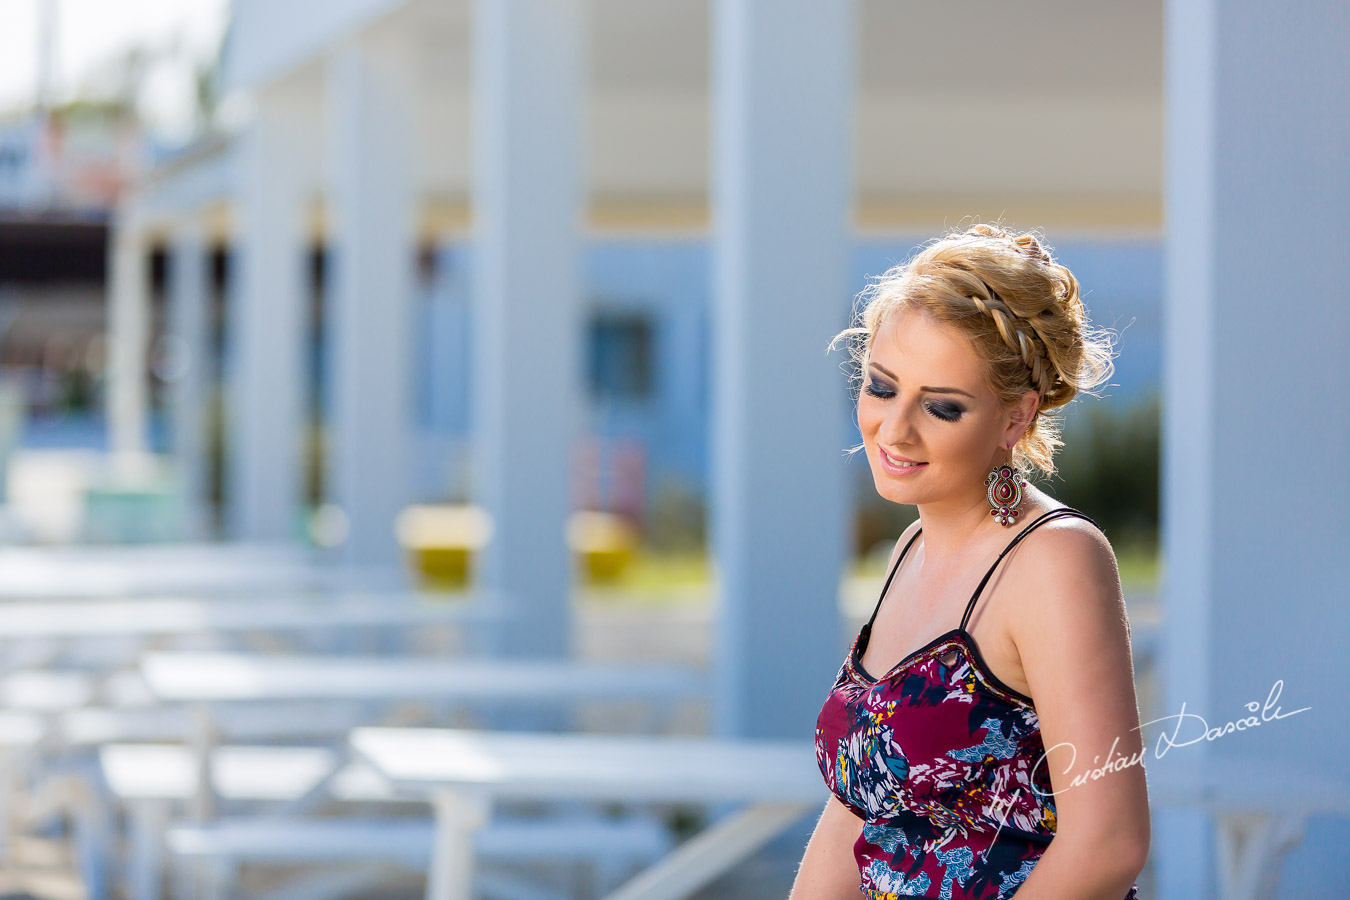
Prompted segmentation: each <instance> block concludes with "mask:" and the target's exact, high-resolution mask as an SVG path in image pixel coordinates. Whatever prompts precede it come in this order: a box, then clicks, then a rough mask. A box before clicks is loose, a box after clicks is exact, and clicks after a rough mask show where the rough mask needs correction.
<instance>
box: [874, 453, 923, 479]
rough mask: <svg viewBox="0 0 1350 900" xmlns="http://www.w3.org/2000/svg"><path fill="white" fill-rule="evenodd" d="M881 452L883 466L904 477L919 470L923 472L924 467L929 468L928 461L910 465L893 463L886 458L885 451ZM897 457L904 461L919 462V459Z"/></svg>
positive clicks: (890, 471)
mask: <svg viewBox="0 0 1350 900" xmlns="http://www.w3.org/2000/svg"><path fill="white" fill-rule="evenodd" d="M879 452H880V456H881V467H882V468H883V469H885V470H886V471H887V472H889V473H890V474H892V475H899V476H902V477H903V476H905V475H913V474H915V473H917V472H922V471H923V470H924V469H926V468H928V463H919V465H917V466H909V467H903V466H897V465H893V464H892V463H891V461H890V460H889V459H887V458H886V453H885V451H879ZM896 459H902V460H903V461H904V462H918V460H912V459H903V457H899V456H897V457H896Z"/></svg>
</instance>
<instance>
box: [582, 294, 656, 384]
mask: <svg viewBox="0 0 1350 900" xmlns="http://www.w3.org/2000/svg"><path fill="white" fill-rule="evenodd" d="M588 349H589V356H590V389H591V395H592V397H594V398H595V399H597V400H645V399H647V398H649V397H651V395H652V382H653V380H654V379H653V377H652V322H651V318H650V317H649V316H647V315H645V314H643V313H632V312H622V313H616V312H601V313H597V314H596V315H595V316H594V317H593V318H592V319H591V328H590V340H589V346H588Z"/></svg>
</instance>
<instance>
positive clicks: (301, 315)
mask: <svg viewBox="0 0 1350 900" xmlns="http://www.w3.org/2000/svg"><path fill="white" fill-rule="evenodd" d="M307 101H308V102H307ZM316 105H317V104H316V102H315V98H314V97H313V96H308V97H307V96H306V95H304V94H302V93H300V92H298V91H295V90H294V89H287V88H281V87H276V88H269V89H264V90H260V91H259V92H258V93H257V95H256V96H255V115H254V119H253V121H252V123H251V124H250V126H249V129H248V131H247V132H246V133H245V134H244V135H242V136H241V138H240V142H239V161H238V166H239V169H238V184H239V189H238V198H239V212H238V216H237V218H236V220H235V229H234V233H235V235H236V237H235V249H236V258H235V260H234V262H233V266H232V271H231V286H230V293H231V297H230V318H229V325H230V334H229V339H230V360H229V369H230V374H229V386H230V390H229V396H228V398H227V412H228V422H229V424H228V432H227V434H228V460H227V468H226V477H225V492H226V493H225V496H226V503H227V506H228V509H229V514H228V515H229V518H228V522H229V526H230V531H231V533H232V534H233V535H234V536H235V537H237V538H241V539H247V540H286V539H289V538H291V537H293V536H294V535H295V532H296V523H297V516H298V514H299V504H300V503H301V501H302V493H301V491H302V482H301V476H302V472H303V460H302V438H303V435H304V431H303V429H304V400H305V397H306V390H305V371H306V369H305V362H304V349H305V335H306V330H305V325H306V320H307V314H308V309H309V303H308V299H309V290H310V288H309V279H308V272H307V269H306V265H305V263H306V259H307V253H306V234H305V228H304V208H303V199H304V196H305V187H304V178H305V176H306V175H307V172H306V170H305V154H304V153H303V152H302V147H303V146H304V141H305V139H306V137H307V133H308V134H310V135H312V133H313V129H314V128H315V122H314V107H315V106H316ZM307 129H309V131H308V132H307Z"/></svg>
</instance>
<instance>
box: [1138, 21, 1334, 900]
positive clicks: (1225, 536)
mask: <svg viewBox="0 0 1350 900" xmlns="http://www.w3.org/2000/svg"><path fill="white" fill-rule="evenodd" d="M1166 27H1167V57H1166V69H1167V81H1166V92H1167V94H1166V100H1167V134H1168V145H1167V184H1166V203H1167V275H1166V290H1167V298H1166V305H1165V311H1164V316H1165V318H1164V323H1165V331H1164V391H1165V401H1164V403H1163V415H1164V422H1163V435H1164V438H1165V442H1164V460H1163V482H1164V483H1163V492H1164V493H1163V554H1164V557H1165V569H1164V573H1165V574H1164V582H1163V598H1164V601H1165V603H1166V618H1165V624H1166V628H1165V629H1164V634H1163V642H1162V651H1163V654H1162V673H1161V674H1162V675H1163V678H1164V690H1163V695H1164V699H1163V708H1162V709H1161V710H1158V711H1156V713H1155V714H1156V715H1158V716H1173V717H1175V716H1179V715H1180V714H1181V709H1182V704H1183V703H1184V704H1185V711H1186V713H1187V714H1189V715H1192V716H1199V717H1202V718H1203V722H1200V721H1197V720H1195V719H1190V720H1188V721H1187V724H1189V725H1191V726H1195V727H1190V728H1185V729H1182V730H1181V732H1180V733H1179V734H1176V735H1175V740H1177V741H1187V740H1190V739H1192V738H1195V737H1196V735H1197V733H1198V732H1199V731H1200V730H1201V729H1202V728H1203V725H1204V723H1207V724H1208V725H1209V726H1210V727H1213V728H1223V727H1224V726H1225V725H1226V724H1227V723H1229V722H1231V721H1234V720H1237V719H1241V718H1243V717H1245V716H1248V715H1251V712H1250V709H1249V707H1248V706H1247V704H1250V703H1255V704H1257V706H1256V708H1257V709H1258V710H1259V709H1262V708H1263V707H1264V706H1265V704H1266V701H1267V699H1268V697H1269V696H1270V694H1271V692H1272V690H1273V689H1275V686H1276V684H1277V683H1278V682H1282V685H1281V686H1280V687H1279V688H1278V691H1279V697H1278V699H1277V701H1276V704H1277V705H1278V706H1279V707H1281V709H1282V710H1283V712H1284V713H1286V714H1288V713H1291V712H1292V711H1294V710H1297V709H1300V708H1303V707H1309V706H1311V709H1310V710H1308V711H1307V712H1303V713H1300V714H1295V715H1290V716H1289V717H1288V718H1284V719H1278V720H1268V721H1264V722H1263V724H1262V725H1261V727H1259V728H1252V729H1246V730H1243V731H1236V732H1233V733H1230V734H1226V735H1224V736H1223V737H1221V738H1218V739H1214V740H1198V741H1197V742H1195V743H1191V744H1188V745H1186V746H1181V747H1176V748H1172V749H1167V748H1166V746H1164V747H1163V748H1162V749H1164V750H1165V751H1166V755H1165V756H1164V757H1163V758H1162V759H1156V758H1155V756H1156V749H1157V744H1158V740H1159V737H1160V735H1162V734H1167V735H1169V736H1172V735H1173V732H1174V731H1175V730H1176V728H1177V720H1176V719H1175V718H1174V719H1169V720H1167V721H1165V722H1163V723H1160V724H1158V725H1153V726H1151V727H1146V728H1145V734H1144V738H1145V740H1144V743H1145V746H1146V747H1147V748H1149V750H1150V754H1149V758H1148V760H1147V763H1148V765H1149V767H1150V769H1153V770H1154V771H1153V772H1152V773H1151V777H1152V775H1154V774H1158V773H1162V774H1166V772H1165V770H1166V769H1167V768H1169V767H1173V766H1176V767H1179V768H1178V769H1177V770H1175V771H1178V772H1186V771H1188V770H1189V771H1193V770H1198V769H1200V768H1201V767H1203V766H1204V765H1205V764H1206V762H1209V761H1217V760H1230V759H1233V760H1239V759H1245V760H1253V761H1259V764H1260V766H1261V768H1260V769H1258V771H1259V772H1262V773H1265V772H1268V773H1269V775H1270V778H1271V779H1273V781H1272V782H1271V786H1272V789H1273V790H1275V791H1277V792H1278V790H1279V789H1278V787H1277V785H1278V779H1279V777H1280V776H1282V775H1284V774H1292V773H1299V774H1306V775H1307V776H1308V777H1310V778H1312V777H1314V776H1313V773H1314V772H1319V771H1326V772H1327V775H1328V777H1329V778H1331V779H1334V780H1337V781H1340V782H1342V783H1343V781H1344V777H1345V775H1344V771H1343V770H1342V769H1343V767H1341V766H1340V764H1339V762H1338V760H1337V759H1336V754H1335V752H1334V751H1332V752H1328V751H1329V750H1330V748H1336V747H1342V746H1345V744H1346V743H1347V740H1350V723H1347V720H1346V718H1345V717H1344V716H1343V715H1341V711H1340V708H1339V707H1340V703H1339V698H1340V696H1341V693H1342V692H1341V691H1340V689H1339V687H1338V686H1340V685H1344V684H1345V683H1346V681H1347V678H1348V677H1350V657H1347V656H1346V654H1345V653H1344V647H1345V642H1346V640H1347V638H1348V637H1350V607H1347V605H1346V604H1345V603H1343V602H1338V601H1340V600H1341V599H1342V598H1344V597H1345V596H1346V585H1347V584H1348V583H1350V558H1347V557H1346V555H1345V553H1344V550H1345V548H1346V547H1347V546H1350V517H1347V515H1346V510H1347V509H1350V481H1347V480H1346V478H1345V468H1346V462H1347V459H1348V458H1350V457H1348V455H1347V451H1346V447H1347V446H1350V404H1347V403H1346V402H1345V401H1344V398H1343V397H1342V396H1341V392H1342V390H1343V389H1344V387H1345V386H1346V385H1347V384H1350V356H1347V354H1346V353H1345V348H1346V346H1347V345H1350V286H1347V285H1348V283H1347V281H1346V278H1345V273H1344V259H1345V234H1344V229H1343V228H1342V227H1341V222H1342V221H1343V219H1344V216H1345V210H1346V209H1347V208H1350V176H1348V175H1347V172H1346V166H1345V160H1346V159H1347V158H1350V117H1347V116H1345V115H1343V114H1342V113H1343V111H1344V110H1345V109H1347V108H1350V54H1347V53H1346V52H1345V48H1344V36H1345V35H1346V34H1350V6H1346V4H1344V3H1335V2H1329V0H1326V2H1310V3H1306V4H1293V5H1289V4H1284V5H1274V4H1259V3H1250V2H1241V0H1169V2H1168V4H1167V13H1166ZM1254 777H1256V778H1258V779H1262V780H1263V781H1264V780H1265V779H1264V776H1263V775H1259V774H1258V775H1256V776H1254ZM1346 831H1347V829H1345V828H1342V829H1341V830H1340V833H1339V835H1333V834H1332V833H1331V832H1330V831H1329V830H1326V831H1319V829H1317V828H1315V827H1314V828H1310V829H1309V832H1308V836H1307V838H1306V840H1305V842H1304V846H1303V847H1301V848H1299V850H1298V851H1296V852H1297V853H1298V854H1302V859H1303V864H1299V863H1298V862H1296V861H1295V860H1293V859H1292V858H1291V860H1290V861H1289V862H1288V863H1287V864H1286V865H1285V867H1284V879H1285V880H1284V887H1283V889H1282V890H1281V891H1280V896H1340V895H1342V894H1344V893H1345V891H1346V890H1347V884H1348V883H1347V881H1346V876H1345V874H1344V872H1342V871H1338V870H1337V867H1334V866H1331V867H1328V866H1325V865H1323V864H1322V861H1323V860H1325V859H1327V858H1330V857H1331V856H1332V855H1334V854H1335V853H1336V852H1338V851H1337V849H1336V848H1335V847H1333V844H1337V845H1338V844H1340V843H1343V838H1345V837H1346V836H1347V835H1346V833H1345V832H1346ZM1213 841H1214V834H1213V831H1212V829H1211V828H1210V826H1209V824H1208V823H1206V821H1205V818H1204V817H1203V816H1201V815H1198V814H1186V813H1177V812H1170V811H1164V812H1162V813H1161V814H1160V815H1158V816H1155V819H1154V832H1153V856H1154V860H1155V863H1156V864H1157V869H1158V875H1159V879H1160V883H1159V896H1160V897H1161V898H1163V900H1181V898H1186V900H1191V898H1204V897H1213V896H1214V894H1213V893H1212V890H1213V888H1212V885H1213V883H1214V878H1213V874H1212V865H1213V853H1214V847H1213Z"/></svg>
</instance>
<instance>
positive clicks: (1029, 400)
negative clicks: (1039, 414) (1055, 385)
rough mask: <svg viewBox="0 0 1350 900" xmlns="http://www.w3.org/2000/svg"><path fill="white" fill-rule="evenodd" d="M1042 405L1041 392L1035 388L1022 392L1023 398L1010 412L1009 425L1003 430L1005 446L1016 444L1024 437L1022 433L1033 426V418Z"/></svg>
mask: <svg viewBox="0 0 1350 900" xmlns="http://www.w3.org/2000/svg"><path fill="white" fill-rule="evenodd" d="M1039 405H1040V394H1038V393H1036V392H1035V391H1033V390H1028V391H1026V392H1025V393H1023V394H1022V399H1021V400H1019V401H1018V403H1017V406H1015V407H1013V408H1012V409H1011V410H1010V411H1009V412H1008V427H1007V428H1006V429H1004V431H1003V445H1004V446H1005V447H1013V446H1016V444H1017V442H1018V441H1020V440H1021V439H1022V435H1023V434H1025V433H1026V430H1027V429H1028V428H1030V427H1031V421H1032V419H1034V418H1036V411H1037V408H1038V407H1039Z"/></svg>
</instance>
